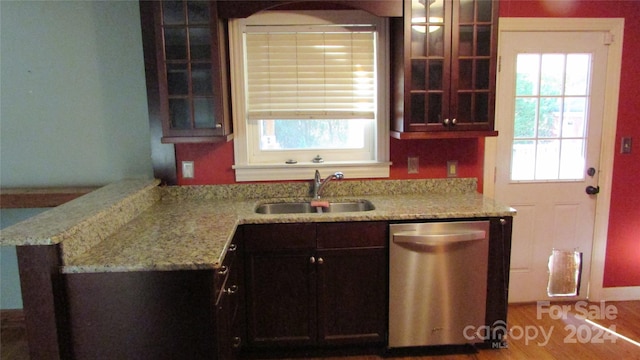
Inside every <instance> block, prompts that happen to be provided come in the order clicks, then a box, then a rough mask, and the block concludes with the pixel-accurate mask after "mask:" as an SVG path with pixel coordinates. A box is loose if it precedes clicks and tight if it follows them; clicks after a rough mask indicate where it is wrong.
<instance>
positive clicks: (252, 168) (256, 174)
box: [233, 162, 391, 182]
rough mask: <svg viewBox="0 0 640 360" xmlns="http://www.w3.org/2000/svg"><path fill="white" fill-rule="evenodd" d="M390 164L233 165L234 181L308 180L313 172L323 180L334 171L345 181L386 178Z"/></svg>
mask: <svg viewBox="0 0 640 360" xmlns="http://www.w3.org/2000/svg"><path fill="white" fill-rule="evenodd" d="M390 167H391V163H390V162H366V163H347V162H345V163H341V162H336V163H321V164H315V163H300V164H293V165H272V164H268V165H267V164H265V165H234V166H233V169H234V170H235V172H236V181H238V182H242V181H276V180H309V179H312V178H313V174H314V172H315V170H316V169H317V170H320V174H321V175H322V177H323V178H324V177H325V176H326V175H328V174H332V173H334V172H336V171H341V172H343V173H344V177H345V179H363V178H367V179H370V178H388V177H389V168H390Z"/></svg>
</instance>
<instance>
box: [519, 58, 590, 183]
mask: <svg viewBox="0 0 640 360" xmlns="http://www.w3.org/2000/svg"><path fill="white" fill-rule="evenodd" d="M516 69H517V70H516V95H515V102H514V103H515V108H514V110H515V114H514V119H515V120H514V131H513V134H514V135H513V141H512V156H511V180H512V181H552V180H582V179H584V167H585V156H586V154H585V150H586V144H587V137H586V128H587V121H588V110H589V106H588V104H589V79H590V73H591V54H557V53H553V54H545V53H541V54H531V53H526V54H525V53H523V54H518V56H517V64H516Z"/></svg>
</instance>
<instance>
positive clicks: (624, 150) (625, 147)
mask: <svg viewBox="0 0 640 360" xmlns="http://www.w3.org/2000/svg"><path fill="white" fill-rule="evenodd" d="M620 153H621V154H631V138H630V137H623V138H622V144H621V146H620Z"/></svg>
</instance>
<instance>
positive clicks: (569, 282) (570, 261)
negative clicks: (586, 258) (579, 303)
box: [547, 249, 582, 296]
mask: <svg viewBox="0 0 640 360" xmlns="http://www.w3.org/2000/svg"><path fill="white" fill-rule="evenodd" d="M581 272H582V253H581V252H578V251H572V250H558V249H553V251H552V252H551V256H549V284H548V285H547V294H548V295H549V296H577V295H578V290H579V288H580V275H581Z"/></svg>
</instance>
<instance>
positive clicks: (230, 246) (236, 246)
mask: <svg viewBox="0 0 640 360" xmlns="http://www.w3.org/2000/svg"><path fill="white" fill-rule="evenodd" d="M236 250H238V245H236V244H231V245H229V249H228V250H227V251H228V252H234V251H236Z"/></svg>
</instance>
